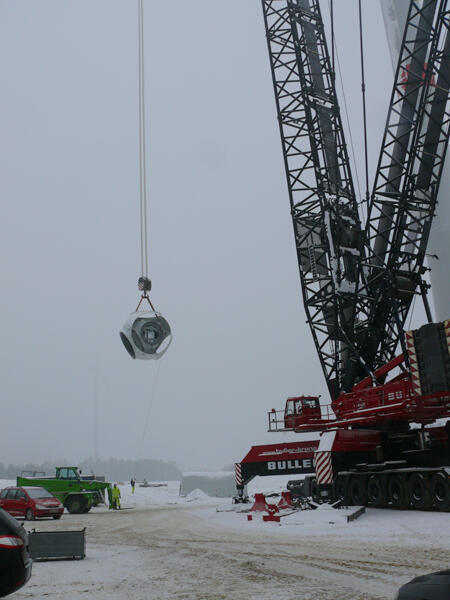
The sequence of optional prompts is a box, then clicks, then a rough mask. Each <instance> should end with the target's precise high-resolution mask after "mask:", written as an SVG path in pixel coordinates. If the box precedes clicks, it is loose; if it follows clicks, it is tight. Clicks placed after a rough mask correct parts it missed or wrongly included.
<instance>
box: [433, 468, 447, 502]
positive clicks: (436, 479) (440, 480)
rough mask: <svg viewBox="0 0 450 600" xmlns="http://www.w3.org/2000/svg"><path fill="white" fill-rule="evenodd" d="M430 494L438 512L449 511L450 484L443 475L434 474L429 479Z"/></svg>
mask: <svg viewBox="0 0 450 600" xmlns="http://www.w3.org/2000/svg"><path fill="white" fill-rule="evenodd" d="M430 493H431V497H432V499H433V503H434V505H435V507H436V508H437V509H438V510H449V509H450V484H449V482H448V478H447V477H445V475H444V474H443V473H435V474H434V475H433V477H432V478H431V481H430Z"/></svg>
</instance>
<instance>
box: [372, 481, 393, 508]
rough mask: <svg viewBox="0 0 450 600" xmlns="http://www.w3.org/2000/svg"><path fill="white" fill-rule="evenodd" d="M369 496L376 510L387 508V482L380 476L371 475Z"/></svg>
mask: <svg viewBox="0 0 450 600" xmlns="http://www.w3.org/2000/svg"><path fill="white" fill-rule="evenodd" d="M367 495H368V497H369V502H370V504H371V505H372V506H374V507H375V508H386V506H387V505H388V496H387V489H386V482H385V480H384V478H383V477H381V476H380V475H371V476H370V477H369V481H368V482H367Z"/></svg>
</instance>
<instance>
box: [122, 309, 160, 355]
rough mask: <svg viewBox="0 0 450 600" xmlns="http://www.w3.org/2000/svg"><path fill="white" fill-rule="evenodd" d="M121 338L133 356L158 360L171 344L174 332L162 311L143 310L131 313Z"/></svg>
mask: <svg viewBox="0 0 450 600" xmlns="http://www.w3.org/2000/svg"><path fill="white" fill-rule="evenodd" d="M120 338H121V340H122V342H123V345H124V346H125V348H126V350H127V352H128V354H129V355H130V356H131V358H137V359H140V360H152V359H153V360H157V359H158V358H161V356H162V355H163V354H164V353H165V352H166V350H167V348H168V347H169V346H170V343H171V341H172V332H171V330H170V325H169V323H168V322H167V321H166V319H165V318H164V317H163V316H162V315H161V314H160V313H158V312H154V311H145V310H141V311H137V312H134V313H131V315H130V317H129V318H128V319H127V321H126V322H125V324H124V326H123V327H122V330H121V332H120Z"/></svg>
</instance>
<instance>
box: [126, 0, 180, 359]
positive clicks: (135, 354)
mask: <svg viewBox="0 0 450 600" xmlns="http://www.w3.org/2000/svg"><path fill="white" fill-rule="evenodd" d="M138 9H139V11H138V12H139V19H138V23H139V175H140V186H139V188H140V226H141V227H140V229H141V273H142V276H141V277H140V278H139V281H138V288H139V290H140V291H141V292H142V296H141V299H140V301H139V304H138V305H137V308H136V310H135V311H134V312H133V313H131V315H130V316H129V317H128V319H127V320H126V321H125V324H124V326H123V327H122V330H121V331H120V339H121V340H122V342H123V345H124V346H125V348H126V350H127V352H128V354H129V355H130V356H131V358H137V359H140V360H152V359H153V360H157V359H158V358H161V356H162V355H163V354H164V353H165V352H166V350H167V348H168V347H169V346H170V343H171V341H172V332H171V330H170V325H169V323H168V322H167V321H166V319H165V318H164V317H163V316H162V315H161V313H159V312H157V311H156V310H155V308H154V306H153V304H152V303H151V300H150V297H149V295H148V294H149V292H150V290H151V289H152V282H151V281H150V279H149V277H148V272H149V269H148V241H147V175H146V158H145V110H144V109H145V99H144V28H143V21H144V12H143V11H144V8H143V0H139V2H138ZM143 302H144V303H145V302H148V305H149V307H150V309H151V310H140V307H141V304H142V303H143Z"/></svg>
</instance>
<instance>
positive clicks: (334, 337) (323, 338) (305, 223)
mask: <svg viewBox="0 0 450 600" xmlns="http://www.w3.org/2000/svg"><path fill="white" fill-rule="evenodd" d="M263 9H264V17H265V24H266V32H267V42H268V47H269V55H270V62H271V68H272V77H273V85H274V89H275V97H276V104H277V111H278V119H279V125H280V132H281V140H282V147H283V154H284V162H285V167H286V175H287V184H288V190H289V197H290V202H291V213H292V218H293V225H294V233H295V241H296V248H297V255H298V263H299V267H300V277H301V284H302V290H303V299H304V304H305V309H306V313H307V317H308V321H309V324H310V327H311V331H312V335H313V338H314V341H315V344H316V347H317V350H318V353H319V357H320V360H321V363H322V368H323V370H324V373H325V377H326V380H327V383H328V387H329V390H330V394H331V395H332V396H334V395H335V394H336V392H337V390H339V389H340V387H341V380H342V376H343V375H342V369H343V368H345V363H346V362H347V356H348V353H349V352H351V347H352V345H353V320H354V293H355V289H356V282H357V275H358V265H359V249H358V248H359V246H360V232H361V224H360V221H359V215H358V207H357V203H356V198H355V193H354V188H353V182H352V178H351V173H350V165H349V158H348V155H347V150H346V145H345V140H344V133H343V129H342V123H341V117H340V111H339V105H338V101H337V97H336V91H335V87H334V82H333V71H332V68H331V63H330V58H329V54H328V49H327V45H326V40H325V34H324V28H323V23H322V18H321V15H320V7H319V3H318V2H317V1H316V0H313V1H312V2H309V1H308V0H295V1H292V2H286V1H281V2H280V1H279V0H263Z"/></svg>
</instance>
